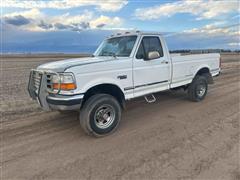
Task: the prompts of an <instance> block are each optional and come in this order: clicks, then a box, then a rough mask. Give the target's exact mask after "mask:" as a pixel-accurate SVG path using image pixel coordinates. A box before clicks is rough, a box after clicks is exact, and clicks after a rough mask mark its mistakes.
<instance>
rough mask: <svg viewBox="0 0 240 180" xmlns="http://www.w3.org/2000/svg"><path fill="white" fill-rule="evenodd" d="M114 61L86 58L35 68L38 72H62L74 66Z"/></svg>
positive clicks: (56, 62)
mask: <svg viewBox="0 0 240 180" xmlns="http://www.w3.org/2000/svg"><path fill="white" fill-rule="evenodd" d="M112 60H115V58H114V57H106V56H104V57H99V56H98V57H86V58H72V59H64V60H60V61H54V62H50V63H45V64H42V65H40V66H38V67H37V69H38V70H45V71H54V72H64V71H65V70H66V69H68V68H71V67H74V66H84V65H87V64H95V63H100V62H105V61H112Z"/></svg>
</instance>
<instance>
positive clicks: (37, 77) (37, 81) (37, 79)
mask: <svg viewBox="0 0 240 180" xmlns="http://www.w3.org/2000/svg"><path fill="white" fill-rule="evenodd" d="M32 78H33V86H34V90H35V93H36V94H38V91H39V89H40V86H41V80H42V73H41V72H39V71H33V76H32Z"/></svg>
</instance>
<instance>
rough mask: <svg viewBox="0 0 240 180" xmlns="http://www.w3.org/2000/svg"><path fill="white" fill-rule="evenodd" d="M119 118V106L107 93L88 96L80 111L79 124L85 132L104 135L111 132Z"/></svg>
mask: <svg viewBox="0 0 240 180" xmlns="http://www.w3.org/2000/svg"><path fill="white" fill-rule="evenodd" d="M120 120H121V106H120V104H119V103H118V101H117V100H116V99H115V98H114V97H113V96H111V95H108V94H96V95H93V96H92V97H90V98H89V99H88V100H87V101H86V102H85V104H84V105H83V108H82V109H81V111H80V124H81V127H82V128H83V129H84V131H85V132H86V133H87V134H90V135H94V136H97V137H99V136H105V135H108V134H110V133H112V132H113V131H114V130H115V129H116V127H117V126H118V124H119V122H120Z"/></svg>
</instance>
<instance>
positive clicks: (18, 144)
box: [0, 55, 240, 180]
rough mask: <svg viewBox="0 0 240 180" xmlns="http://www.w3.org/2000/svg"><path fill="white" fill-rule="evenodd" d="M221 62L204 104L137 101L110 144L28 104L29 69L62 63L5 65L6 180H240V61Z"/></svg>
mask: <svg viewBox="0 0 240 180" xmlns="http://www.w3.org/2000/svg"><path fill="white" fill-rule="evenodd" d="M222 57H223V63H222V67H223V71H222V74H221V75H220V76H218V77H216V78H215V79H214V80H215V83H214V84H213V85H210V87H209V92H208V95H207V97H206V99H205V100H204V101H202V102H200V103H194V102H190V101H188V99H187V97H186V93H185V92H183V91H166V92H161V93H158V94H156V97H157V102H155V103H153V104H147V103H146V102H145V101H144V99H143V98H138V99H136V100H133V101H130V102H128V103H127V108H126V109H127V110H125V111H124V112H123V118H122V121H121V124H120V126H119V129H118V130H117V131H116V132H115V133H114V134H112V135H110V136H107V137H104V138H93V137H89V136H87V135H85V134H84V133H83V131H82V130H81V128H80V125H79V120H78V113H76V112H69V113H67V114H60V113H58V112H43V111H42V110H41V109H40V108H39V107H38V105H37V104H36V102H34V101H32V100H31V99H30V98H29V96H28V94H27V90H26V89H27V82H28V75H29V70H30V69H32V68H35V67H36V66H37V65H39V64H42V63H44V62H48V61H53V60H58V59H61V58H57V57H51V58H46V57H44V58H38V57H34V58H24V57H19V58H17V57H15V58H9V57H8V58H7V57H4V58H1V76H0V81H1V84H0V103H1V104H0V105H1V109H0V110H1V130H0V135H1V179H4V180H5V179H11V180H12V179H31V180H33V179H74V180H75V179H93V180H95V179H96V180H107V179H110V180H114V179H133V180H135V179H136V180H141V179H144V180H148V179H157V180H159V179H171V180H172V179H201V180H205V179H211V180H212V179H216V180H219V179H224V180H227V179H232V180H237V179H240V165H239V161H240V154H239V152H240V151H239V148H240V141H239V133H240V129H239V122H240V111H239V110H240V109H239V106H240V103H239V102H240V101H239V92H240V84H239V78H240V71H239V68H240V64H239V62H240V61H239V59H240V57H239V55H224V56H222Z"/></svg>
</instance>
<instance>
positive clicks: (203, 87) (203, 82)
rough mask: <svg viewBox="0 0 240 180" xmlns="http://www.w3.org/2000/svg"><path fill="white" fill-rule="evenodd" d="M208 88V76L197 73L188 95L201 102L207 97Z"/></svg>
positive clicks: (192, 99) (191, 98)
mask: <svg viewBox="0 0 240 180" xmlns="http://www.w3.org/2000/svg"><path fill="white" fill-rule="evenodd" d="M207 90H208V83H207V78H206V77H205V76H198V75H197V76H196V77H195V78H194V79H193V81H192V83H191V84H190V85H189V87H188V97H189V99H190V100H191V101H195V102H199V101H201V100H203V99H204V98H205V96H206V94H207Z"/></svg>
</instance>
